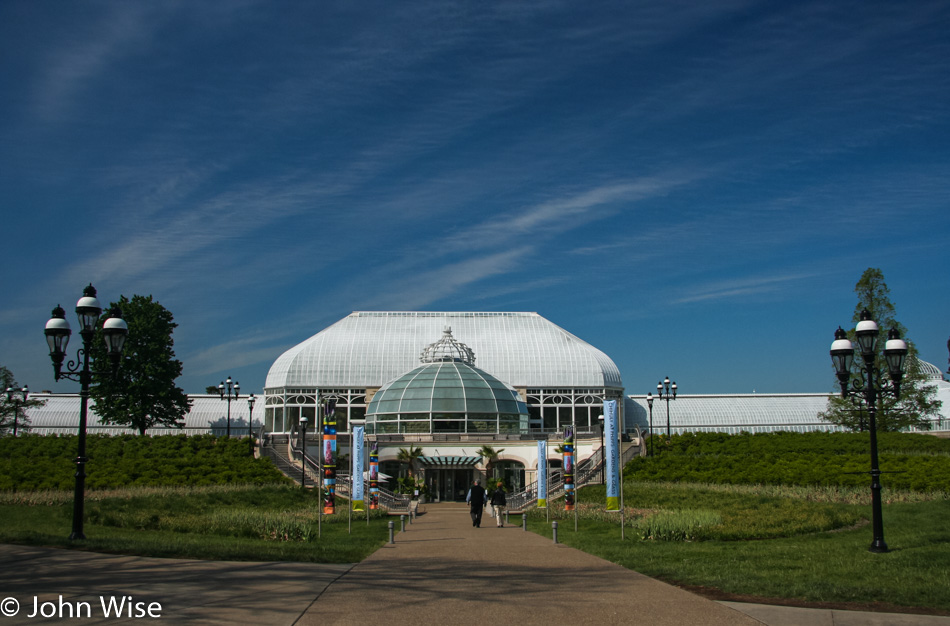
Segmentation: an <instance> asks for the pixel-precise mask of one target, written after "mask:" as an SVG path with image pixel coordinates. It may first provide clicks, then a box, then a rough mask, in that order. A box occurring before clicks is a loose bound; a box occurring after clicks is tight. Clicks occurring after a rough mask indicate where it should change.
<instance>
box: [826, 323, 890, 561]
mask: <svg viewBox="0 0 950 626" xmlns="http://www.w3.org/2000/svg"><path fill="white" fill-rule="evenodd" d="M879 334H880V330H879V329H878V326H877V322H875V321H874V320H872V319H871V314H870V313H869V312H868V310H867V309H865V310H863V311H861V321H860V322H858V325H857V326H856V327H855V337H856V339H857V342H858V348H859V349H860V350H861V359H862V360H863V361H864V367H862V368H861V369H860V372H861V376H860V377H854V378H852V376H851V365H852V363H854V347H853V346H852V345H851V342H850V341H849V340H848V334H847V333H846V332H845V331H844V330H842V329H841V327H840V326H839V327H838V330H836V331H835V340H834V342H833V343H832V344H831V361H832V363H834V366H835V372H836V373H837V375H838V384H839V385H841V397H842V398H849V397H850V398H853V399H855V400H857V401H859V402H861V401H863V402H864V404H865V405H866V406H867V409H868V418H869V425H870V429H871V525H872V527H873V532H874V539H873V540H872V542H871V547H870V548H868V550H869V551H871V552H887V544H886V543H884V519H883V516H882V515H881V470H880V469H879V467H878V459H877V423H876V421H875V419H876V417H877V400H878V396H880V397H881V398H885V397H888V396H890V397H892V398H894V399H895V400H897V399H899V398H900V393H901V378H902V377H903V375H904V360H905V358H906V357H907V342H905V341H904V340H903V339H901V338H900V333H899V332H897V329H896V328H892V329H891V331H890V333H888V336H887V343H886V344H885V345H884V359H885V360H886V361H887V369H888V373H889V375H890V376H889V378H890V379H889V380H882V377H881V375H880V374H879V373H878V372H877V368H876V367H875V366H874V358H875V348H876V347H877V340H878V335H879Z"/></svg>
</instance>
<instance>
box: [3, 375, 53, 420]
mask: <svg viewBox="0 0 950 626" xmlns="http://www.w3.org/2000/svg"><path fill="white" fill-rule="evenodd" d="M0 385H2V386H0V435H7V434H10V435H12V434H13V430H14V426H15V427H16V433H17V434H18V435H19V434H20V433H27V432H29V430H30V418H29V417H28V416H27V414H26V411H27V409H33V408H36V407H40V406H43V405H44V404H46V400H37V399H36V398H30V397H29V396H28V397H27V400H26V402H22V401H21V400H22V399H21V398H19V393H16V394H14V400H12V401H11V400H7V394H6V390H7V389H11V388H12V389H15V390H17V391H19V390H20V389H21V387H20V385H19V384H18V383H17V381H16V378H14V376H13V372H11V371H10V370H8V369H7V368H5V367H3V366H2V365H0Z"/></svg>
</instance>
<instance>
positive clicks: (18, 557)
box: [0, 504, 950, 626]
mask: <svg viewBox="0 0 950 626" xmlns="http://www.w3.org/2000/svg"><path fill="white" fill-rule="evenodd" d="M396 527H397V533H396V543H395V544H392V545H386V546H385V547H383V548H382V549H380V550H378V551H377V552H376V553H374V554H373V555H371V556H370V557H369V558H368V559H366V560H365V561H363V562H362V563H359V564H357V565H324V564H307V563H243V562H212V561H187V560H174V559H151V558H139V557H126V556H114V555H104V554H93V553H88V552H79V551H70V550H57V549H50V548H31V547H22V546H8V545H7V546H0V610H2V612H3V615H2V616H0V626H5V625H6V624H35V623H37V622H41V621H56V622H60V621H67V622H70V621H82V623H85V624H96V623H116V622H137V623H142V621H143V620H144V621H146V622H147V621H152V620H150V619H149V617H148V615H147V609H148V607H149V605H150V604H151V603H158V604H160V605H161V609H160V610H158V611H157V613H158V614H159V615H160V617H159V618H158V619H159V620H161V621H164V622H167V623H176V624H177V623H188V624H226V623H227V624H268V625H269V624H288V625H289V624H300V625H314V626H316V625H321V626H322V625H325V624H360V625H365V624H369V623H384V624H386V625H387V626H395V625H399V624H420V623H423V624H425V623H434V624H441V623H449V624H453V625H455V624H462V625H465V624H485V623H494V622H499V621H500V622H503V623H524V624H541V623H547V624H553V623H568V624H634V623H649V624H655V625H667V624H668V625H674V624H675V625H678V626H679V625H682V626H690V625H693V624H696V625H699V624H702V625H704V626H706V625H709V626H715V625H730V626H732V625H736V626H742V625H757V624H767V625H769V626H805V625H809V626H811V625H819V626H822V625H825V624H828V625H829V626H830V625H832V624H834V625H835V626H842V625H844V626H852V625H855V626H856V625H876V624H888V625H895V626H897V625H912V624H920V625H929V624H933V625H937V624H940V625H943V626H950V618H947V617H929V616H918V615H895V614H883V613H859V612H848V611H837V610H834V611H833V610H818V609H799V608H789V607H772V606H765V605H753V604H741V603H732V602H714V601H712V600H707V599H705V598H702V597H700V596H697V595H695V594H692V593H689V592H686V591H683V590H682V589H679V588H677V587H673V586H671V585H667V584H665V583H661V582H659V581H657V580H654V579H651V578H648V577H646V576H643V575H641V574H638V573H636V572H633V571H630V570H626V569H624V568H622V567H620V566H618V565H614V564H612V563H609V562H607V561H604V560H602V559H599V558H597V557H593V556H590V555H588V554H585V553H583V552H580V551H578V550H574V549H572V548H568V547H566V546H563V545H555V544H554V543H553V542H552V541H551V540H550V539H545V538H543V537H540V536H538V535H535V534H534V533H530V532H524V531H522V530H521V527H520V526H506V527H505V528H496V527H495V520H493V519H492V518H491V517H489V516H488V515H487V514H486V515H485V518H484V520H483V521H482V527H481V528H473V527H472V525H471V520H470V518H469V516H468V513H467V509H466V508H465V507H464V506H459V505H449V504H446V505H437V506H433V505H429V506H428V513H427V514H425V515H422V516H420V517H419V518H417V519H416V521H415V523H414V524H411V525H410V524H407V525H406V528H407V530H406V532H405V533H400V532H398V528H399V522H398V519H397V521H396ZM129 596H131V603H133V612H132V616H131V617H130V616H129V615H128V605H129V603H130V601H129V600H126V605H125V608H124V609H123V617H122V618H120V619H116V618H115V616H114V611H112V616H110V617H106V616H105V615H104V612H105V611H104V609H103V606H102V603H103V602H105V603H106V606H108V603H109V602H110V600H111V601H112V602H119V601H121V600H122V598H128V597H129ZM60 597H62V599H60ZM11 600H12V601H13V602H11ZM44 602H47V603H49V604H45V605H44V604H43V603H44ZM134 603H139V604H137V605H136V604H134ZM17 606H18V611H17V613H16V615H11V612H12V610H13V609H14V608H17ZM36 606H38V607H39V608H40V615H36V616H35V617H33V618H30V617H29V615H30V614H32V613H33V612H34V610H35V608H34V607H36ZM87 607H88V608H87ZM152 608H153V614H154V613H155V612H156V611H155V610H154V605H153V607H152ZM70 610H71V611H73V614H74V616H75V614H76V611H77V610H78V611H80V612H82V611H85V612H84V613H82V619H81V620H76V619H75V617H74V619H73V620H69V619H66V620H60V619H58V618H59V616H60V615H63V616H65V617H67V618H68V611H70ZM44 611H45V613H44ZM140 611H142V612H144V613H145V616H144V617H142V618H138V617H137V616H138V615H139V612H140ZM48 613H54V614H55V615H54V617H56V618H57V619H55V620H48V619H47V620H44V619H43V617H42V615H44V614H48ZM87 613H88V615H89V617H86V614H87Z"/></svg>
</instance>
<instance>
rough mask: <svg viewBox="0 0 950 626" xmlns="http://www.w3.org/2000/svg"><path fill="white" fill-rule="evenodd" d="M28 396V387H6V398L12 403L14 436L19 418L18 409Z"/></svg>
mask: <svg viewBox="0 0 950 626" xmlns="http://www.w3.org/2000/svg"><path fill="white" fill-rule="evenodd" d="M29 397H30V388H29V387H26V386H24V387H23V389H14V388H13V387H7V400H8V401H9V402H11V403H12V404H13V436H14V437H16V431H17V423H18V422H19V419H20V409H21V408H23V405H24V404H26V399H27V398H29Z"/></svg>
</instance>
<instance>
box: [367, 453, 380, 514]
mask: <svg viewBox="0 0 950 626" xmlns="http://www.w3.org/2000/svg"><path fill="white" fill-rule="evenodd" d="M369 508H370V510H373V511H375V510H376V509H378V508H379V448H378V447H377V446H376V442H375V441H374V442H373V449H372V450H370V453H369Z"/></svg>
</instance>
